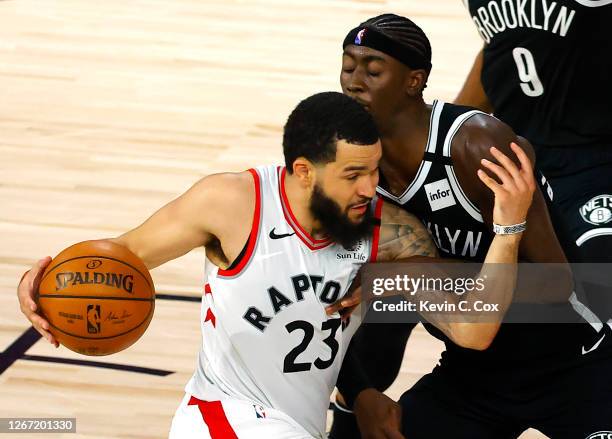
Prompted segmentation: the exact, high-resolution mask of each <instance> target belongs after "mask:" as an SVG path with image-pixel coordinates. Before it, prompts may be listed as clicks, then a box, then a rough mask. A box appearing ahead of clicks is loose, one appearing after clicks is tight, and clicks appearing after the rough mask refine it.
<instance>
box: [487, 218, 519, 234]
mask: <svg viewBox="0 0 612 439" xmlns="http://www.w3.org/2000/svg"><path fill="white" fill-rule="evenodd" d="M525 230H527V221H523V222H522V223H518V224H512V225H511V226H501V225H499V224H495V223H493V233H495V234H496V235H514V234H516V233H521V232H524V231H525Z"/></svg>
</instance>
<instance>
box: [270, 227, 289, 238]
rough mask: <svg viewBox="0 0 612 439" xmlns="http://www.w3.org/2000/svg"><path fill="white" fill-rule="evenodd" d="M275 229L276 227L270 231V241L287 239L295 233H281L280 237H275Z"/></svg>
mask: <svg viewBox="0 0 612 439" xmlns="http://www.w3.org/2000/svg"><path fill="white" fill-rule="evenodd" d="M275 229H276V227H274V228H273V229H272V230H270V239H281V238H287V237H288V236H292V235H295V232H294V233H281V234H280V235H277V234H276V233H274V230H275Z"/></svg>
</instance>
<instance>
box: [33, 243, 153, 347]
mask: <svg viewBox="0 0 612 439" xmlns="http://www.w3.org/2000/svg"><path fill="white" fill-rule="evenodd" d="M38 304H39V307H40V309H41V311H42V314H43V315H44V317H45V318H46V319H47V320H48V322H49V325H50V328H49V331H50V332H51V333H52V334H53V336H54V337H55V338H57V340H58V341H59V342H60V343H61V344H62V345H64V346H66V347H67V348H68V349H71V350H73V351H75V352H78V353H81V354H85V355H109V354H113V353H115V352H119V351H121V350H123V349H125V348H127V347H128V346H131V345H132V344H134V343H135V342H136V341H137V340H138V339H139V338H140V337H141V336H142V334H143V333H144V332H145V330H146V329H147V327H148V326H149V323H150V322H151V318H152V317H153V311H154V309H155V287H154V285H153V280H152V279H151V275H150V274H149V271H148V270H147V267H146V266H145V265H144V263H143V262H142V261H141V260H140V258H138V256H136V255H135V254H134V253H132V252H131V251H130V250H128V249H127V248H126V247H124V246H122V245H119V244H115V243H113V242H110V241H85V242H80V243H78V244H75V245H73V246H70V247H68V248H67V249H65V250H64V251H62V252H61V253H60V254H59V255H57V256H56V257H55V258H54V259H53V260H52V261H51V263H50V264H49V266H48V267H47V269H46V270H45V273H44V274H43V277H42V280H41V283H40V287H39V289H38Z"/></svg>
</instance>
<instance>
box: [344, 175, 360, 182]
mask: <svg viewBox="0 0 612 439" xmlns="http://www.w3.org/2000/svg"><path fill="white" fill-rule="evenodd" d="M357 177H359V174H351V175H348V176H347V177H346V179H347V180H351V181H354V180H357Z"/></svg>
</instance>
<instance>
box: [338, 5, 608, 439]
mask: <svg viewBox="0 0 612 439" xmlns="http://www.w3.org/2000/svg"><path fill="white" fill-rule="evenodd" d="M343 49H344V53H343V57H342V72H341V75H340V82H341V85H342V90H343V91H344V92H345V93H346V94H347V95H349V96H351V97H354V98H355V99H356V100H357V101H359V102H361V104H362V105H363V106H364V107H365V108H366V109H368V110H369V111H370V112H371V114H372V116H373V117H374V120H375V122H376V125H377V127H378V130H379V133H380V136H381V142H382V147H383V157H382V159H381V162H380V169H381V176H380V183H379V188H378V192H379V194H380V195H382V196H383V197H384V198H385V199H387V200H389V201H391V202H392V203H394V204H396V205H398V206H401V207H402V208H404V209H406V210H407V211H410V212H412V213H414V214H415V215H416V216H417V217H418V218H419V219H420V220H421V221H422V222H423V223H424V224H425V225H426V226H427V228H428V229H429V232H430V233H431V235H432V237H433V240H434V242H435V244H436V246H437V247H438V250H439V253H440V256H441V257H446V258H454V259H462V260H466V261H474V262H478V261H482V258H483V256H484V253H483V252H486V249H487V248H488V245H489V242H490V239H491V238H492V237H493V236H494V234H493V225H492V220H491V217H492V215H493V214H494V201H493V198H492V197H491V195H490V194H489V193H488V192H487V191H484V190H482V187H481V185H479V184H478V179H477V178H476V176H475V174H474V172H475V170H476V169H477V168H478V166H479V165H480V163H481V161H482V160H483V159H488V160H494V157H491V154H490V152H489V148H490V146H491V145H495V146H496V147H497V148H498V149H499V150H501V151H504V152H508V145H510V144H511V143H512V142H516V143H519V144H520V145H521V146H522V147H523V148H524V149H525V150H526V151H527V152H528V153H529V154H533V150H532V148H531V146H530V144H529V142H528V141H526V140H525V139H524V138H522V137H520V136H517V135H516V134H515V133H514V132H513V131H512V129H511V128H510V127H509V126H508V125H506V124H505V123H503V122H501V121H499V120H498V119H496V118H494V117H491V116H489V115H488V114H485V113H483V112H481V111H477V110H474V109H472V108H468V107H462V106H457V105H453V104H447V103H443V102H440V101H434V102H433V104H432V105H427V104H425V102H424V101H423V96H422V92H423V89H424V88H425V86H426V83H427V79H428V76H429V72H430V70H431V46H430V43H429V40H428V39H427V37H426V35H425V34H424V33H423V31H422V30H421V29H420V28H419V27H418V26H417V25H415V24H414V23H413V22H412V21H410V20H409V19H407V18H404V17H400V16H397V15H394V14H384V15H381V16H378V17H374V18H371V19H369V20H367V21H366V22H364V23H362V24H360V25H359V26H358V27H356V28H355V29H353V30H351V31H350V32H349V33H348V35H347V36H346V38H345V40H344V43H343ZM508 177H509V175H504V179H507V178H508ZM440 190H443V191H444V192H445V193H447V194H448V195H447V196H446V197H445V198H440V197H434V196H433V195H436V194H439V193H440V192H439V191H440ZM447 191H448V192H447ZM528 218H529V219H528V221H529V223H530V225H532V227H530V228H529V230H527V231H526V232H525V236H524V238H523V240H522V242H521V246H520V250H519V252H520V254H519V258H520V260H522V261H528V262H541V263H548V262H550V263H564V262H566V258H565V256H564V254H563V251H562V249H561V246H560V244H559V242H558V240H557V238H556V236H555V232H554V230H553V227H552V225H551V221H550V218H549V216H548V213H547V208H546V203H545V200H544V198H543V196H542V194H541V193H540V192H536V194H535V195H534V202H533V205H532V207H531V209H530V211H529V216H528ZM565 275H566V276H568V278H571V276H570V274H569V271H566V272H565ZM565 285H571V280H570V279H568V281H567V282H565ZM549 289H550V288H549ZM571 293H572V292H571V288H567V291H559V300H560V301H561V302H560V303H561V305H562V307H563V309H564V312H565V313H566V315H567V316H568V317H569V319H570V321H571V320H572V319H575V320H576V321H581V318H580V316H579V315H578V314H577V313H576V312H575V311H574V310H573V308H572V306H571V304H570V302H569V299H570V296H571ZM342 302H344V303H342V304H341V305H342V306H350V305H351V304H352V303H353V302H351V300H346V301H342ZM331 309H332V310H336V309H337V307H332V308H331ZM581 322H582V323H577V324H503V325H502V327H501V329H500V330H499V332H498V334H497V337H496V338H495V339H494V340H493V341H492V342H491V343H474V344H473V345H471V346H459V345H457V344H456V343H455V342H454V341H453V340H450V339H449V338H448V337H447V336H445V334H443V333H441V332H440V331H439V330H438V329H437V328H435V327H433V326H432V325H430V324H425V327H426V329H427V330H428V331H429V332H430V333H431V334H432V335H434V336H435V337H437V338H439V339H441V340H442V341H444V342H445V346H446V351H445V352H444V353H443V354H442V358H441V359H440V363H439V365H438V366H436V368H435V369H434V371H433V372H432V373H430V374H428V375H426V376H424V377H423V378H422V379H421V380H420V381H419V382H418V383H417V384H416V385H415V386H414V387H413V388H412V389H410V390H408V391H407V392H406V393H404V395H403V396H402V398H401V400H400V404H401V406H402V424H403V430H402V432H403V433H404V435H405V436H406V437H407V438H411V439H419V438H429V437H432V436H433V437H440V438H442V437H453V438H465V439H480V438H482V439H485V438H487V439H504V438H515V437H518V436H519V435H520V434H521V433H522V432H523V431H524V430H526V429H527V428H529V427H534V428H538V429H539V430H541V431H542V432H544V433H545V434H547V435H549V436H551V437H552V438H585V437H587V436H588V435H589V434H591V433H593V432H595V431H601V430H612V398H611V397H610V394H611V392H612V385H611V384H610V380H609V379H608V378H607V376H608V375H609V371H610V370H612V354H611V353H610V350H607V351H605V352H591V351H588V349H590V348H591V347H590V346H589V347H588V348H587V352H586V354H585V355H582V353H581V347H582V341H583V337H582V336H581V331H582V329H583V328H584V327H588V324H586V323H584V322H583V321H581ZM412 327H413V325H382V324H371V325H368V324H366V325H362V326H361V328H360V329H359V331H358V333H357V334H356V336H355V338H354V339H353V343H352V346H353V345H354V349H355V350H356V351H357V353H358V356H359V357H360V358H361V363H362V364H361V365H362V367H363V368H364V370H365V372H366V374H367V375H368V377H369V378H370V380H371V382H370V383H369V385H370V386H372V387H374V388H377V389H378V390H384V389H385V388H386V387H388V386H389V385H390V384H391V383H392V382H393V381H394V379H395V377H396V375H397V372H398V371H399V366H400V363H401V359H402V356H403V351H404V347H405V343H406V340H407V338H408V335H409V333H410V331H411V329H412ZM583 352H585V351H584V348H583ZM381 359H385V360H387V359H388V361H384V360H383V361H381ZM343 373H344V371H343ZM560 381H561V382H563V385H559V382H560ZM367 385H368V384H364V383H353V384H352V385H351V380H350V379H349V380H345V379H343V377H342V376H341V377H340V380H339V390H340V391H341V393H342V395H343V396H344V397H345V398H344V401H343V400H342V398H340V399H339V401H337V409H336V410H335V412H334V417H335V421H334V426H333V428H332V431H331V434H330V437H331V438H333V439H352V438H357V437H359V432H357V431H356V428H355V427H356V426H355V423H354V417H353V416H352V414H351V413H350V412H349V410H348V409H350V408H351V407H352V408H354V412H355V414H356V415H357V422H358V423H359V427H360V429H361V435H362V436H363V437H367V438H384V437H388V435H387V433H386V432H388V431H389V429H390V428H391V426H393V420H392V419H391V420H389V419H388V417H387V416H386V412H385V411H384V410H382V411H381V410H379V409H378V408H377V407H379V406H380V407H384V405H382V404H380V403H379V402H378V398H379V397H380V395H379V394H378V396H377V393H376V392H372V391H371V389H368V390H370V391H368V392H365V391H363V390H364V389H365V388H366V386H367ZM385 410H386V409H385Z"/></svg>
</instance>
